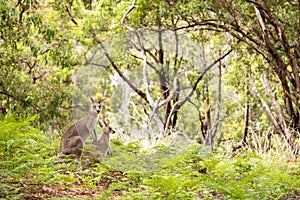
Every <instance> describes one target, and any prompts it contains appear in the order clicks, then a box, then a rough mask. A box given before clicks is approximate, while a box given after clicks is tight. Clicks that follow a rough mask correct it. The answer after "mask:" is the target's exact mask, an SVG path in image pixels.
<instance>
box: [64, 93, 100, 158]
mask: <svg viewBox="0 0 300 200" xmlns="http://www.w3.org/2000/svg"><path fill="white" fill-rule="evenodd" d="M90 100H91V110H90V113H89V114H88V115H87V116H86V117H84V118H82V119H80V120H79V121H77V122H76V123H75V124H73V125H72V126H71V127H69V128H68V129H67V131H66V132H65V133H64V135H63V136H62V138H61V142H60V151H61V152H62V153H63V154H65V155H68V154H74V155H75V156H76V159H77V160H78V161H80V160H81V155H82V151H83V147H84V144H85V142H86V140H87V139H88V137H89V136H90V135H92V138H93V142H96V141H97V135H96V131H95V126H96V123H97V122H98V113H99V112H100V108H101V103H102V102H103V101H104V100H105V98H103V99H100V100H99V101H94V99H93V98H92V97H90Z"/></svg>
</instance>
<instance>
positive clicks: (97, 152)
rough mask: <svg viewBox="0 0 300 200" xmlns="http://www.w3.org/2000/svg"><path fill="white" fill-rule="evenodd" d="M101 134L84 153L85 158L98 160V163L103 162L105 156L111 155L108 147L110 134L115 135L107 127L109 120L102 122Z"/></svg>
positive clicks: (110, 128)
mask: <svg viewBox="0 0 300 200" xmlns="http://www.w3.org/2000/svg"><path fill="white" fill-rule="evenodd" d="M102 126H103V134H102V136H101V137H100V139H99V140H97V141H96V142H94V143H93V145H92V147H91V148H88V149H87V152H85V153H84V155H85V156H88V157H93V158H96V159H98V160H99V161H100V162H101V161H102V160H103V158H104V156H106V154H110V155H112V151H111V147H110V134H111V133H115V131H114V130H113V129H112V127H110V126H109V120H108V119H107V120H105V121H103V125H102Z"/></svg>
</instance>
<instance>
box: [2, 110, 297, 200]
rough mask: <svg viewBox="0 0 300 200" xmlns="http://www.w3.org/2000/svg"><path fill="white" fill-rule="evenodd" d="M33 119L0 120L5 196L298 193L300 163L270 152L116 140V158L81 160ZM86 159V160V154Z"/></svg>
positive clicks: (180, 196) (277, 195) (275, 195)
mask: <svg viewBox="0 0 300 200" xmlns="http://www.w3.org/2000/svg"><path fill="white" fill-rule="evenodd" d="M34 119H35V117H34V116H33V117H29V118H23V119H21V118H19V119H16V117H15V116H13V115H11V116H6V117H2V118H1V121H0V144H1V145H0V158H1V162H0V170H1V171H0V172H1V175H0V176H1V177H0V178H1V180H0V198H2V199H27V198H28V199H39V198H51V197H53V198H54V197H55V198H57V199H59V198H61V199H62V198H63V199H67V198H72V197H75V198H79V199H90V198H96V199H293V198H295V199H297V198H298V197H299V193H300V192H299V189H298V188H300V164H299V162H296V161H294V162H288V161H287V160H286V159H284V157H274V156H272V154H271V153H270V154H265V155H262V156H261V155H260V156H258V155H257V154H254V153H249V152H244V153H241V154H239V155H237V156H235V157H233V158H231V157H230V155H229V153H228V152H226V151H225V150H222V148H220V149H219V150H215V151H212V150H211V149H210V148H207V147H206V146H202V145H199V144H197V143H194V142H191V143H189V144H184V145H185V148H182V147H183V144H181V143H177V144H174V145H171V146H164V145H161V146H158V147H156V148H155V149H154V151H151V153H149V152H143V151H141V144H140V143H139V142H131V143H128V144H127V145H123V144H122V143H121V142H120V141H117V140H114V141H113V143H112V149H113V154H114V155H113V157H105V159H104V162H103V163H91V164H89V165H83V164H82V165H80V164H78V163H76V162H74V161H69V162H64V161H63V160H61V159H60V158H59V156H58V150H59V140H60V138H56V139H54V140H53V138H51V139H50V137H49V135H48V134H51V133H47V134H46V133H44V132H42V131H40V128H38V127H33V126H32V125H31V122H32V121H33V120H34ZM83 163H85V160H84V158H83Z"/></svg>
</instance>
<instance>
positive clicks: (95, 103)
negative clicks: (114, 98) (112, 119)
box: [90, 97, 105, 113]
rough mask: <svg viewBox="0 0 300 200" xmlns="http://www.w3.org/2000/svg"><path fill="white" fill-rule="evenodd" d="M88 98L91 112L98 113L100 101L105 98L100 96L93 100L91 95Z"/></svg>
mask: <svg viewBox="0 0 300 200" xmlns="http://www.w3.org/2000/svg"><path fill="white" fill-rule="evenodd" d="M90 100H91V103H92V106H91V112H93V113H100V110H101V103H102V102H103V101H104V100H105V98H102V99H100V100H99V101H95V100H94V99H93V98H92V97H90Z"/></svg>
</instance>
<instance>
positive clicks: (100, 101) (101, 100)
mask: <svg viewBox="0 0 300 200" xmlns="http://www.w3.org/2000/svg"><path fill="white" fill-rule="evenodd" d="M105 99H106V98H105V97H104V98H102V99H100V100H99V101H98V103H99V104H101V103H102V102H103V101H105Z"/></svg>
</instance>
